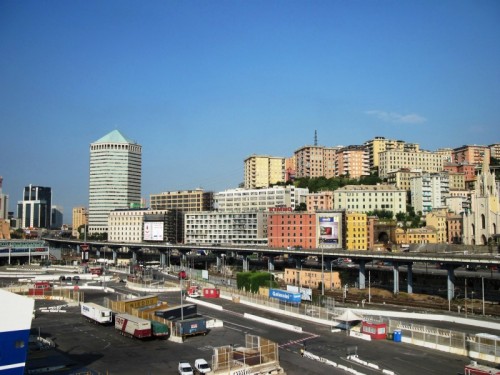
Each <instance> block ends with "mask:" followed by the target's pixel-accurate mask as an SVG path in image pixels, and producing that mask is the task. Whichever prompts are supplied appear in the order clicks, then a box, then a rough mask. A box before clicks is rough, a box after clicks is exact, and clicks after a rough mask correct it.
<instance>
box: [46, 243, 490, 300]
mask: <svg viewBox="0 0 500 375" xmlns="http://www.w3.org/2000/svg"><path fill="white" fill-rule="evenodd" d="M44 240H45V241H47V242H48V243H49V244H50V245H51V246H54V247H60V246H69V247H72V248H81V245H84V244H83V241H80V240H71V239H63V238H44ZM86 245H88V247H89V248H90V249H91V250H94V251H101V250H102V249H109V250H110V251H112V252H113V259H115V260H116V257H117V252H118V251H128V252H131V253H132V261H133V262H136V261H137V253H138V252H140V251H146V252H154V253H158V254H159V257H160V259H159V260H160V265H162V266H165V265H166V264H167V262H166V261H167V256H168V255H169V254H171V253H172V251H174V250H175V251H177V252H179V253H180V254H182V258H183V259H184V264H185V262H186V259H187V257H188V253H190V252H192V251H195V252H196V251H199V250H209V251H210V252H212V253H213V254H215V256H216V258H217V265H218V266H219V265H220V263H221V262H223V258H224V257H225V256H227V255H228V254H237V255H238V256H240V257H241V258H242V259H243V269H244V270H248V269H249V256H250V255H252V254H258V255H259V256H266V257H268V258H269V269H273V258H274V257H278V256H284V255H286V256H288V257H289V258H292V259H295V261H296V265H297V267H300V264H301V261H302V260H304V259H306V258H307V257H311V256H316V257H318V259H320V260H321V264H322V265H323V269H324V268H325V264H326V265H328V267H327V268H329V267H330V264H331V262H333V261H335V260H337V259H339V258H349V259H351V260H352V261H353V262H355V263H356V264H357V265H358V269H359V277H358V279H359V288H360V289H364V288H366V264H367V263H370V262H373V261H382V262H387V263H390V264H391V266H392V270H393V285H394V290H393V292H394V293H398V292H399V271H400V267H402V266H405V268H406V272H407V292H408V293H413V270H412V268H413V265H414V264H415V263H426V264H427V263H434V264H439V266H440V268H441V269H446V270H447V290H448V293H447V295H448V299H453V298H454V293H455V272H454V271H455V269H456V268H458V267H462V266H466V267H467V266H469V267H477V266H483V267H487V268H491V269H493V268H500V255H499V254H498V253H495V254H494V253H488V252H469V251H463V250H462V251H456V252H455V251H447V252H427V251H425V250H426V248H425V247H424V248H423V250H424V251H420V252H386V251H375V252H374V251H364V250H358V251H353V250H343V249H331V248H316V249H292V250H290V249H285V248H272V247H264V246H256V245H244V246H243V245H242V246H232V245H221V246H212V245H207V244H203V245H201V244H190V245H173V244H167V243H150V242H143V243H127V242H121V243H117V242H103V241H87V242H86Z"/></svg>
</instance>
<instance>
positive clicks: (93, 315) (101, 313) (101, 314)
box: [80, 302, 113, 324]
mask: <svg viewBox="0 0 500 375" xmlns="http://www.w3.org/2000/svg"><path fill="white" fill-rule="evenodd" d="M80 307H81V313H82V315H83V316H84V317H85V318H86V319H87V320H88V321H91V322H93V323H99V324H108V323H113V311H111V310H110V309H108V308H106V307H104V306H100V305H98V304H96V303H92V302H85V303H82V304H81V306H80Z"/></svg>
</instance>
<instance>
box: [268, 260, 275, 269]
mask: <svg viewBox="0 0 500 375" xmlns="http://www.w3.org/2000/svg"><path fill="white" fill-rule="evenodd" d="M267 264H268V269H269V271H274V257H269V259H268V261H267Z"/></svg>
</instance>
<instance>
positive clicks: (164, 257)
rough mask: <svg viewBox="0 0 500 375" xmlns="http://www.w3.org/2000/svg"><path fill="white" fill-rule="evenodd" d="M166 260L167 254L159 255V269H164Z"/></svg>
mask: <svg viewBox="0 0 500 375" xmlns="http://www.w3.org/2000/svg"><path fill="white" fill-rule="evenodd" d="M166 259H167V254H165V253H163V252H162V253H160V267H162V268H163V267H165V263H166Z"/></svg>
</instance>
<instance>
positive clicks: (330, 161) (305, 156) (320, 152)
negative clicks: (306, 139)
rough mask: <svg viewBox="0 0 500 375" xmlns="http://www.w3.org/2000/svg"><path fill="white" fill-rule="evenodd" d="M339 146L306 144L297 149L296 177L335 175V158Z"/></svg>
mask: <svg viewBox="0 0 500 375" xmlns="http://www.w3.org/2000/svg"><path fill="white" fill-rule="evenodd" d="M339 148H340V147H324V146H304V147H301V148H299V149H298V150H296V151H295V152H294V156H295V162H296V177H298V178H300V177H311V178H313V177H326V178H332V177H335V158H336V153H337V150H338V149H339Z"/></svg>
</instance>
